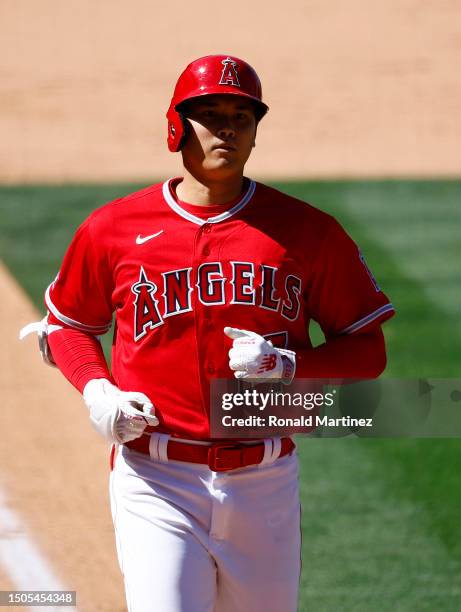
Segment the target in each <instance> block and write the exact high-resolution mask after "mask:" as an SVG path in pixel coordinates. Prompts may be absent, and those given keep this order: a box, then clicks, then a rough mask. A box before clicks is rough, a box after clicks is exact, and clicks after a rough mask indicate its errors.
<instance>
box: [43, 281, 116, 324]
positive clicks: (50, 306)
mask: <svg viewBox="0 0 461 612" xmlns="http://www.w3.org/2000/svg"><path fill="white" fill-rule="evenodd" d="M50 289H51V285H50V286H49V287H48V288H47V290H46V293H45V303H46V305H47V306H48V309H49V311H50V312H51V313H53V315H54V316H55V317H56V318H57V319H59V321H61V323H65V324H66V325H68V326H69V327H74V328H75V329H79V330H81V331H84V332H88V333H90V334H105V333H106V332H107V331H108V330H109V329H110V326H111V325H112V322H110V323H108V324H107V325H87V324H86V323H80V321H76V320H75V319H71V318H70V317H66V315H64V314H62V313H61V312H59V310H58V309H57V308H56V306H55V305H54V304H53V302H52V301H51V297H50Z"/></svg>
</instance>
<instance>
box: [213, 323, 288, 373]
mask: <svg viewBox="0 0 461 612" xmlns="http://www.w3.org/2000/svg"><path fill="white" fill-rule="evenodd" d="M224 333H225V334H226V336H228V337H229V338H231V339H232V340H233V341H234V342H233V345H232V348H231V350H230V351H229V367H230V369H231V370H233V371H234V376H235V378H238V379H241V380H249V381H251V382H255V383H258V382H267V381H268V379H271V380H273V379H275V380H279V381H281V382H282V383H284V384H285V385H289V384H290V383H291V381H292V380H293V377H294V374H295V369H296V354H295V353H294V352H293V351H289V350H286V349H279V348H276V347H275V346H273V344H272V342H270V341H269V340H266V339H265V338H263V337H262V336H260V335H259V334H257V333H255V332H252V331H247V330H246V329H236V328H235V327H225V328H224Z"/></svg>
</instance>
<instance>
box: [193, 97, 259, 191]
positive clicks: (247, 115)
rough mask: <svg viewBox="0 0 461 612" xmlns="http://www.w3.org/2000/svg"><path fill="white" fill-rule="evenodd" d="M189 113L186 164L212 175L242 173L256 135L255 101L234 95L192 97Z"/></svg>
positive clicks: (223, 176) (204, 174)
mask: <svg viewBox="0 0 461 612" xmlns="http://www.w3.org/2000/svg"><path fill="white" fill-rule="evenodd" d="M185 113H186V116H187V118H188V121H189V130H188V135H187V138H186V142H185V144H184V146H183V148H182V156H183V163H184V166H185V167H186V168H187V169H188V170H189V171H190V172H191V173H192V174H198V175H199V176H209V177H210V178H218V179H225V178H226V177H228V176H235V175H236V174H241V173H242V172H243V167H244V166H245V163H246V161H247V159H248V158H249V156H250V153H251V149H252V147H254V144H255V137H256V119H255V114H254V110H253V106H252V104H251V102H249V101H246V100H245V99H244V98H242V97H240V96H233V95H210V96H204V97H203V98H197V99H195V100H191V101H190V102H189V104H188V106H187V108H186V110H185Z"/></svg>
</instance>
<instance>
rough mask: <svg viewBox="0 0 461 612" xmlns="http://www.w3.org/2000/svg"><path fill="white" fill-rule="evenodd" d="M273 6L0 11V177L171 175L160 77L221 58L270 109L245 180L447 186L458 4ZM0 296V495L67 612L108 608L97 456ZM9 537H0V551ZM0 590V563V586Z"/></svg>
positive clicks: (12, 288) (75, 402) (18, 301)
mask: <svg viewBox="0 0 461 612" xmlns="http://www.w3.org/2000/svg"><path fill="white" fill-rule="evenodd" d="M134 7H136V8H134ZM284 7H285V8H284V10H283V11H281V10H280V7H279V4H278V3H277V4H276V3H274V4H270V3H267V1H263V0H254V1H253V2H252V3H250V5H247V4H246V3H244V2H243V1H242V0H237V1H236V2H234V3H232V5H231V6H229V5H228V4H226V3H221V4H218V5H213V8H212V9H211V8H210V7H209V5H208V4H205V3H204V2H200V1H199V2H195V3H184V4H183V5H181V10H176V14H175V15H174V16H173V15H172V14H171V11H172V9H171V8H170V7H169V5H167V3H163V4H162V5H161V6H160V5H159V3H152V2H149V0H140V1H139V2H137V3H135V4H129V3H128V2H120V3H114V2H112V1H109V0H98V2H97V3H94V2H91V3H90V2H89V0H82V1H81V2H78V3H77V2H70V3H67V2H66V3H62V2H58V0H41V1H40V2H39V3H30V2H26V0H16V1H14V2H13V1H12V0H5V1H4V2H3V3H2V5H1V7H0V23H1V24H2V42H3V45H4V47H5V50H6V52H4V53H3V54H2V56H1V59H0V70H1V77H2V78H1V79H0V131H1V133H2V138H1V140H0V182H1V183H20V182H42V181H45V182H62V181H67V180H72V181H77V180H127V179H129V180H131V179H142V180H144V179H149V178H150V177H152V178H162V177H164V176H168V175H171V174H175V173H176V172H177V169H178V167H179V160H178V159H177V158H175V156H173V155H171V154H169V153H168V152H167V150H166V145H165V138H166V122H165V119H164V113H165V110H166V108H167V106H168V103H169V98H170V96H171V91H172V85H173V80H174V79H175V78H176V76H177V74H178V73H179V71H180V70H181V69H182V68H183V67H184V64H185V62H186V61H188V60H190V59H192V58H194V57H197V56H200V55H204V54H207V53H210V52H227V51H229V52H231V53H234V54H235V55H238V56H241V57H244V58H246V59H248V60H249V61H250V62H251V63H252V64H253V65H254V66H255V67H256V68H257V69H258V71H259V72H260V75H261V77H262V81H263V86H264V96H265V100H266V101H267V102H268V104H269V106H270V107H271V110H270V113H269V115H268V116H267V118H265V119H264V122H263V124H262V125H261V128H260V132H259V134H258V140H257V148H256V150H255V153H254V155H253V158H252V161H251V163H250V164H249V167H248V173H249V174H250V175H254V176H256V177H271V178H274V177H283V178H289V177H300V176H302V177H332V176H361V177H366V176H404V175H405V176H426V175H432V176H454V175H456V176H459V175H460V173H461V156H460V155H459V142H460V141H461V120H460V116H461V113H460V108H461V81H460V79H459V76H458V74H459V69H458V66H459V64H460V60H461V28H460V25H459V24H460V23H461V5H460V3H459V2H457V1H456V0H427V1H426V2H424V3H421V2H416V0H388V1H386V2H380V3H378V2H375V3H370V2H369V1H367V0H350V1H348V2H343V1H341V0H332V1H330V2H323V1H321V0H307V1H306V0H303V1H302V0H291V1H290V2H289V3H288V4H286V3H285V4H284ZM192 31H193V35H192ZM44 248H45V245H44ZM0 291H2V295H3V300H2V301H1V302H0V304H1V306H0V307H1V309H2V311H1V318H0V325H1V334H2V338H3V343H4V349H3V351H2V353H1V358H0V359H1V362H0V385H1V389H2V396H3V406H2V410H1V411H0V427H1V430H2V432H7V435H4V436H2V443H1V444H0V461H1V464H0V465H1V466H2V467H1V468H0V491H3V492H4V494H5V496H6V503H7V505H8V507H10V508H12V509H14V511H15V512H16V513H17V514H18V516H19V518H20V520H21V521H23V524H24V530H25V531H28V532H30V533H31V534H32V537H33V538H34V540H35V541H36V543H37V545H38V546H39V549H40V550H41V551H42V553H43V555H44V557H46V558H47V559H48V560H49V562H50V563H51V565H52V567H53V568H54V570H55V572H56V574H57V575H58V578H59V579H60V580H61V581H62V583H63V584H64V585H65V586H66V587H67V588H69V589H73V590H77V592H78V602H79V606H78V609H79V611H80V612H82V611H88V612H94V611H105V612H117V611H122V610H125V604H124V596H123V588H122V580H121V576H120V573H119V570H118V566H117V563H116V556H115V545H114V540H113V533H112V526H111V520H110V513H109V503H108V494H107V477H108V460H107V454H108V453H107V450H108V449H107V447H106V445H105V444H104V443H103V442H101V441H100V439H99V438H98V437H97V435H96V434H95V433H93V431H92V429H91V427H90V425H89V422H88V418H87V413H86V409H85V407H84V405H83V403H82V401H81V399H80V397H79V396H78V394H77V392H75V391H73V390H72V388H71V387H70V385H69V384H68V383H67V382H66V381H65V380H63V378H62V377H61V376H60V374H59V373H58V372H57V371H54V370H52V369H50V368H47V367H45V366H43V365H42V363H41V361H40V359H39V356H38V353H37V349H36V339H35V338H34V339H32V338H28V339H27V340H26V341H24V342H23V343H19V342H18V337H17V336H18V330H19V328H20V327H21V326H22V325H24V324H26V323H28V322H30V321H32V320H37V319H38V318H39V315H38V314H37V313H36V312H35V311H34V309H33V308H32V307H31V306H30V304H29V302H28V300H27V299H26V297H25V295H24V293H23V292H22V290H21V289H20V288H19V287H18V286H17V284H16V283H15V281H14V280H13V279H11V278H10V276H9V275H8V274H7V272H6V271H5V270H4V269H3V268H1V267H0ZM10 536H11V534H8V533H6V534H5V533H2V532H0V541H1V538H2V537H3V538H8V537H10ZM11 537H12V536H11ZM12 586H14V584H13V582H12V581H11V578H10V576H9V575H8V572H6V571H5V570H4V568H3V567H2V566H1V563H0V588H1V589H6V588H10V587H12ZM31 588H32V587H31ZM42 588H45V587H44V586H42Z"/></svg>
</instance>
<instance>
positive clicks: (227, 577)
mask: <svg viewBox="0 0 461 612" xmlns="http://www.w3.org/2000/svg"><path fill="white" fill-rule="evenodd" d="M110 496H111V509H112V517H113V521H114V527H115V535H116V543H117V553H118V559H119V563H120V567H121V570H122V574H123V577H124V581H125V590H126V598H127V605H128V610H129V612H258V611H264V612H296V610H297V600H298V586H299V575H300V552H301V551H300V548H301V536H300V504H299V490H298V461H297V457H296V452H293V454H292V455H287V456H285V457H282V458H279V459H276V460H275V461H273V462H272V463H266V464H265V465H261V466H254V467H253V466H252V467H247V468H242V469H238V470H234V471H230V472H213V471H211V470H210V469H209V468H208V466H206V465H200V464H193V463H185V462H180V461H168V460H163V461H160V460H153V459H151V458H150V457H149V456H147V455H142V454H140V453H137V452H136V451H133V450H130V449H128V448H127V447H121V448H120V449H119V450H118V453H117V456H116V459H115V465H114V469H113V471H112V472H111V476H110Z"/></svg>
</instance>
